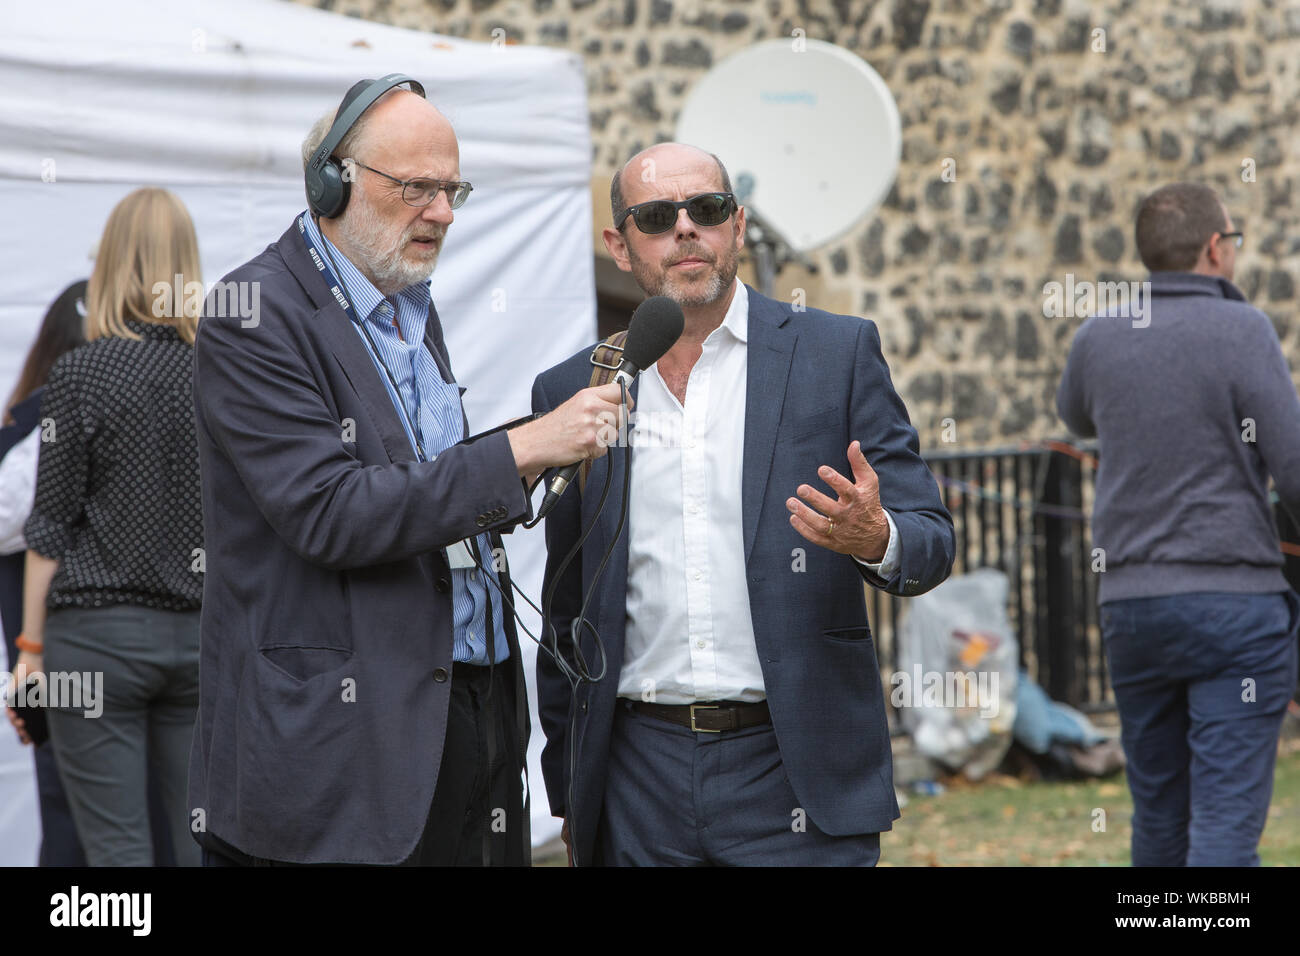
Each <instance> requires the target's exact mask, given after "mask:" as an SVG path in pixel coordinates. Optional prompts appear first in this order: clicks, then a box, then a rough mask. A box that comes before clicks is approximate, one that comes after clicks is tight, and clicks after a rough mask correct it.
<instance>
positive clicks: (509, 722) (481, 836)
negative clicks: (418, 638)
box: [203, 661, 527, 866]
mask: <svg viewBox="0 0 1300 956" xmlns="http://www.w3.org/2000/svg"><path fill="white" fill-rule="evenodd" d="M511 669H512V664H511V662H509V661H506V662H504V663H502V664H498V665H497V666H496V667H493V668H487V667H479V666H477V665H474V664H460V663H458V664H455V665H453V667H452V680H451V702H450V704H449V706H448V709H447V736H446V739H445V741H444V743H443V751H442V765H441V768H440V769H439V771H438V786H437V788H436V790H435V791H434V794H433V803H432V804H431V805H430V807H429V817H428V819H427V820H426V821H425V824H424V832H423V833H422V834H421V835H420V842H419V843H417V844H416V846H415V850H414V852H413V853H412V854H411V855H410V856H409V857H408V858H407V859H406V860H404V861H403V862H402V863H401V864H400V865H401V866H522V865H523V864H524V853H525V852H526V851H527V848H526V847H524V846H523V841H522V834H523V829H522V827H523V825H524V819H523V785H522V782H521V780H520V775H519V772H518V769H517V768H519V767H520V765H521V764H520V754H519V748H518V744H517V741H516V740H515V734H514V706H513V701H512V698H511V696H510V687H509V674H510V672H511ZM520 692H521V693H522V688H521V689H520ZM212 842H215V843H217V844H218V846H219V847H220V848H219V849H214V848H213V847H212V846H209V847H208V848H206V849H205V850H204V851H203V865H204V866H294V865H298V864H292V863H284V862H281V861H278V860H265V859H261V858H258V857H251V856H248V855H247V854H245V853H241V852H240V851H238V850H236V849H235V848H233V847H230V846H229V845H225V844H223V843H221V842H219V841H212ZM326 865H328V864H326Z"/></svg>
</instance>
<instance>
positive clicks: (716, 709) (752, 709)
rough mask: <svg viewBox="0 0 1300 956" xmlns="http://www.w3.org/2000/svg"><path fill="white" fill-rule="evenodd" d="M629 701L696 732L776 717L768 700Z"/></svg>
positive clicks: (718, 730) (741, 727)
mask: <svg viewBox="0 0 1300 956" xmlns="http://www.w3.org/2000/svg"><path fill="white" fill-rule="evenodd" d="M628 703H629V704H631V706H632V709H633V710H635V711H636V712H637V713H639V714H645V715H646V716H647V717H654V718H656V719H658V720H666V721H668V722H669V723H672V724H679V725H681V726H682V727H689V728H690V729H691V730H693V731H695V732H696V733H704V734H720V733H722V732H723V731H725V730H744V729H745V728H746V727H757V726H759V725H760V724H766V723H770V722H771V720H772V715H771V713H770V712H769V711H768V709H767V701H765V700H760V701H756V702H755V703H749V704H747V703H743V702H741V701H737V700H714V701H705V702H703V703H699V704H650V703H647V702H645V701H643V700H633V701H628Z"/></svg>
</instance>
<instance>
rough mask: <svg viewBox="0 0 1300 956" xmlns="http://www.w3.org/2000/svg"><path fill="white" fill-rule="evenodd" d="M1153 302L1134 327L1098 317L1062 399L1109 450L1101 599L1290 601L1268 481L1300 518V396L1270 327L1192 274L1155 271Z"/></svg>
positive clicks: (1103, 493) (1096, 518) (1102, 482)
mask: <svg viewBox="0 0 1300 956" xmlns="http://www.w3.org/2000/svg"><path fill="white" fill-rule="evenodd" d="M1147 305H1148V308H1147V312H1146V314H1145V315H1144V316H1143V318H1142V320H1141V321H1139V322H1136V323H1135V322H1134V321H1132V320H1130V319H1129V318H1116V317H1106V316H1094V317H1093V318H1090V319H1088V321H1086V322H1085V323H1084V324H1083V326H1082V327H1081V328H1080V329H1079V331H1078V333H1077V334H1076V335H1075V338H1074V344H1073V346H1072V347H1071V348H1070V356H1069V359H1068V360H1067V362H1066V368H1065V373H1064V375H1063V376H1062V378H1061V385H1060V389H1059V391H1058V392H1057V396H1056V406H1057V411H1058V412H1059V413H1060V416H1061V419H1062V420H1063V421H1064V422H1065V424H1066V425H1067V426H1069V428H1070V430H1071V431H1073V432H1075V433H1076V434H1078V435H1081V436H1083V437H1085V438H1091V437H1093V436H1096V437H1097V439H1098V444H1099V446H1100V458H1101V461H1100V466H1099V468H1098V472H1097V487H1096V503H1095V504H1096V507H1095V510H1094V514H1093V528H1092V530H1093V535H1092V537H1093V547H1094V548H1102V549H1103V550H1104V552H1105V571H1104V573H1102V574H1101V576H1100V577H1101V580H1100V600H1101V601H1102V602H1105V601H1116V600H1122V599H1125V598H1134V597H1155V596H1160V595H1168V594H1184V593H1188V592H1193V591H1235V592H1257V593H1263V592H1271V591H1283V590H1285V589H1286V588H1287V582H1286V579H1285V578H1284V577H1283V576H1282V572H1281V567H1282V554H1281V552H1280V550H1279V548H1278V534H1277V527H1276V525H1275V523H1274V521H1273V515H1272V512H1271V510H1270V506H1269V500H1268V477H1269V475H1272V477H1273V481H1274V483H1275V485H1276V487H1277V491H1278V495H1279V497H1280V498H1281V500H1282V503H1283V504H1284V505H1285V506H1286V508H1287V510H1288V511H1289V512H1290V513H1291V514H1292V515H1293V516H1300V397H1297V395H1296V389H1295V386H1294V385H1293V384H1292V381H1291V375H1290V371H1289V370H1288V368H1287V363H1286V359H1285V358H1284V357H1283V355H1282V350H1281V347H1280V346H1279V344H1278V338H1277V333H1276V332H1275V331H1274V330H1273V324H1272V322H1270V321H1269V318H1268V317H1267V316H1266V315H1264V313H1262V312H1260V311H1259V310H1258V309H1256V308H1253V307H1252V306H1250V305H1249V304H1248V303H1247V302H1246V300H1245V296H1243V295H1242V294H1241V292H1240V290H1238V289H1237V287H1236V286H1235V285H1233V284H1232V283H1231V282H1229V281H1227V280H1226V279H1219V278H1215V277H1211V276H1203V275H1195V274H1192V273H1186V272H1156V273H1153V274H1152V275H1151V298H1150V301H1149V303H1148V304H1147ZM1148 319H1149V320H1150V324H1149V325H1145V324H1144V323H1145V322H1146V320H1148Z"/></svg>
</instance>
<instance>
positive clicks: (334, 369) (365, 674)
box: [190, 225, 529, 864]
mask: <svg viewBox="0 0 1300 956" xmlns="http://www.w3.org/2000/svg"><path fill="white" fill-rule="evenodd" d="M224 281H226V282H259V283H261V288H260V306H261V309H260V316H258V321H257V323H256V325H251V326H250V327H247V328H246V327H244V324H243V322H244V320H241V318H240V317H239V316H224V317H223V316H221V315H218V314H216V312H217V296H216V295H215V294H214V295H213V296H212V297H211V298H210V299H209V301H208V304H207V308H206V309H205V316H204V318H203V319H202V320H201V321H200V322H199V331H198V338H197V341H196V343H195V367H194V399H195V407H196V412H197V425H198V429H197V432H198V444H199V461H200V465H201V469H202V488H203V532H204V544H205V548H206V571H205V575H204V586H203V612H202V645H201V659H200V660H201V663H200V687H201V689H200V701H199V713H198V720H197V723H196V725H195V731H194V751H193V755H192V758H191V762H190V807H191V808H193V810H201V811H202V814H196V815H195V817H194V820H195V824H194V826H195V828H196V829H198V828H199V826H200V821H201V822H202V830H203V834H212V835H215V836H216V837H217V838H218V840H220V841H224V842H225V843H228V844H230V845H231V846H234V847H235V848H236V849H238V850H241V851H243V852H244V853H247V854H250V855H252V856H256V857H266V858H270V859H277V860H286V861H292V862H299V863H321V862H357V863H390V864H391V863H397V862H400V861H401V860H403V859H405V858H406V857H408V856H409V855H410V853H411V852H412V851H413V850H414V848H415V846H416V843H417V842H418V840H419V838H420V836H421V833H422V832H423V829H424V825H425V822H426V820H427V819H428V813H429V807H430V805H431V802H432V800H433V792H434V788H435V787H436V786H437V782H438V769H439V765H440V763H441V761H442V752H443V739H444V737H445V734H446V728H447V708H448V702H449V700H450V690H451V681H450V676H449V675H450V672H451V669H452V601H451V598H452V595H451V582H450V572H449V568H448V565H447V561H446V558H445V556H444V554H443V552H442V551H441V550H440V549H441V548H443V547H445V546H446V545H449V544H452V543H453V542H455V541H458V540H460V539H462V538H465V537H468V536H470V535H473V534H476V533H478V532H480V531H483V530H484V529H485V528H500V527H503V526H506V525H508V524H509V523H511V522H513V521H517V520H518V519H520V518H521V517H524V516H525V514H526V513H527V512H528V511H529V508H528V504H527V500H526V497H525V494H524V488H523V484H522V483H521V481H520V479H519V475H518V472H517V471H516V468H515V461H514V456H513V455H512V453H511V451H510V447H509V441H508V439H507V437H506V435H505V433H504V432H497V433H495V434H492V435H488V436H486V437H484V438H482V439H481V440H478V441H475V442H471V443H462V444H459V445H454V446H452V447H451V448H449V449H447V450H446V451H444V452H443V453H442V454H440V455H438V457H437V459H436V460H434V461H431V462H420V461H418V460H417V459H416V456H415V454H414V452H413V451H412V450H411V446H410V442H409V441H408V440H407V438H406V433H405V431H404V430H403V426H402V422H401V419H400V418H399V417H398V414H397V411H396V409H394V407H393V404H392V402H391V401H390V399H389V397H388V392H387V390H386V388H385V385H384V382H383V379H381V378H380V373H379V371H378V370H377V369H376V367H375V365H374V362H373V361H372V360H371V358H370V355H369V353H368V352H367V351H366V348H365V345H364V343H363V342H362V340H361V337H360V336H359V335H358V334H357V331H356V329H355V328H353V326H352V323H351V322H350V320H349V319H348V317H347V315H346V314H345V313H344V312H343V310H342V309H341V308H340V307H339V306H338V304H337V303H336V302H335V300H334V297H333V296H332V295H331V293H330V291H329V288H328V286H327V285H326V283H325V281H324V279H323V278H322V277H321V274H320V273H319V272H317V270H316V269H315V268H314V266H313V265H312V263H311V261H310V259H309V257H308V253H307V250H306V246H305V245H304V243H303V240H302V237H301V235H300V234H299V232H298V229H297V226H296V225H295V226H291V227H290V229H289V230H288V231H287V232H286V233H285V234H284V235H283V236H282V237H281V238H280V240H279V242H277V243H275V244H273V245H271V246H269V247H268V248H267V249H266V250H265V251H264V252H262V253H261V254H260V255H258V256H257V257H256V258H254V259H252V260H251V261H249V262H247V263H245V264H244V265H242V266H240V267H239V268H238V269H236V270H235V271H234V272H232V273H230V274H229V275H228V276H226V278H225V280H224ZM247 299H248V297H247V296H245V301H247ZM425 345H426V347H428V348H429V350H430V352H431V353H432V354H433V356H434V357H435V358H436V359H437V361H438V364H439V366H440V368H441V370H442V372H443V377H444V380H447V381H451V380H452V376H451V369H450V365H449V363H448V357H447V351H446V347H445V346H444V344H443V338H442V328H441V325H440V324H439V322H438V317H437V314H436V313H435V312H434V311H433V310H432V308H431V309H430V316H429V324H428V328H427V333H426V339H425ZM493 544H494V547H498V548H499V547H500V539H499V538H498V537H496V536H494V539H493ZM501 578H502V581H501V583H502V585H503V587H504V588H505V589H506V590H507V592H508V591H509V588H510V583H509V575H508V573H504V574H502V575H501ZM505 631H506V635H507V639H508V641H509V645H510V660H509V661H508V662H507V663H506V664H504V665H502V666H505V667H507V668H509V672H510V674H511V675H513V680H512V681H511V682H510V687H511V695H512V700H511V701H509V702H506V706H507V708H511V709H507V710H506V711H505V712H506V713H512V714H514V716H515V726H516V731H517V733H518V735H519V738H518V743H519V749H518V757H519V760H520V771H522V761H523V757H524V754H525V752H526V743H527V735H528V718H527V700H526V695H525V693H524V684H523V669H522V664H521V658H520V654H519V644H518V640H517V639H516V636H515V629H514V626H513V622H512V621H511V619H510V618H509V617H507V618H506V621H505ZM520 771H516V772H520ZM524 817H525V820H526V819H527V809H526V808H525V813H524ZM515 829H516V830H518V831H520V832H518V833H516V834H515V836H516V837H517V839H519V840H521V841H524V845H523V847H522V848H520V847H516V850H517V852H518V853H523V854H524V859H526V858H527V856H526V853H527V846H526V841H527V839H528V836H527V829H526V827H522V828H521V827H516V828H515ZM203 834H200V835H199V841H200V842H201V843H204V842H206V837H205V836H204V835H203ZM210 845H212V846H213V847H214V848H217V849H220V848H221V847H220V844H219V843H212V844H210Z"/></svg>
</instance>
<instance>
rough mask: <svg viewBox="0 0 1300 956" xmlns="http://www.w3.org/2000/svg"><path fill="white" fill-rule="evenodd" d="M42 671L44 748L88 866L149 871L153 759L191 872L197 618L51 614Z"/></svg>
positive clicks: (111, 610) (95, 611) (183, 614)
mask: <svg viewBox="0 0 1300 956" xmlns="http://www.w3.org/2000/svg"><path fill="white" fill-rule="evenodd" d="M45 671H46V675H47V694H48V695H49V704H50V705H51V706H50V707H49V710H48V717H49V724H50V745H51V746H52V747H53V748H54V756H55V759H56V761H57V762H58V765H59V776H60V777H61V778H62V780H63V789H64V792H65V793H66V794H67V797H68V804H69V806H70V807H71V808H72V818H73V820H74V821H75V822H76V825H77V834H78V836H80V838H81V843H82V846H83V847H84V848H85V851H86V861H87V862H88V863H89V864H90V865H91V866H152V865H153V862H154V855H153V841H152V838H151V836H150V830H149V799H148V790H147V777H148V766H147V761H148V760H150V759H152V761H153V763H154V767H153V769H154V772H155V776H156V778H157V781H158V785H159V790H160V793H161V797H162V802H163V806H164V812H165V814H166V817H167V825H168V828H169V830H170V832H171V836H172V845H173V847H174V848H175V853H176V862H177V863H178V864H179V865H181V866H198V865H199V848H198V845H197V844H196V843H195V842H194V839H193V837H191V835H190V831H189V814H188V810H187V808H186V790H187V787H188V777H189V758H190V745H191V743H192V741H193V737H194V719H195V715H196V713H197V710H198V703H199V612H198V611H159V610H154V609H151V608H145V607H138V606H136V605H131V604H119V605H113V606H110V607H103V608H86V609H81V608H66V609H62V610H57V611H52V612H50V615H49V617H48V619H47V620H46V623H45ZM74 675H76V676H74Z"/></svg>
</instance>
